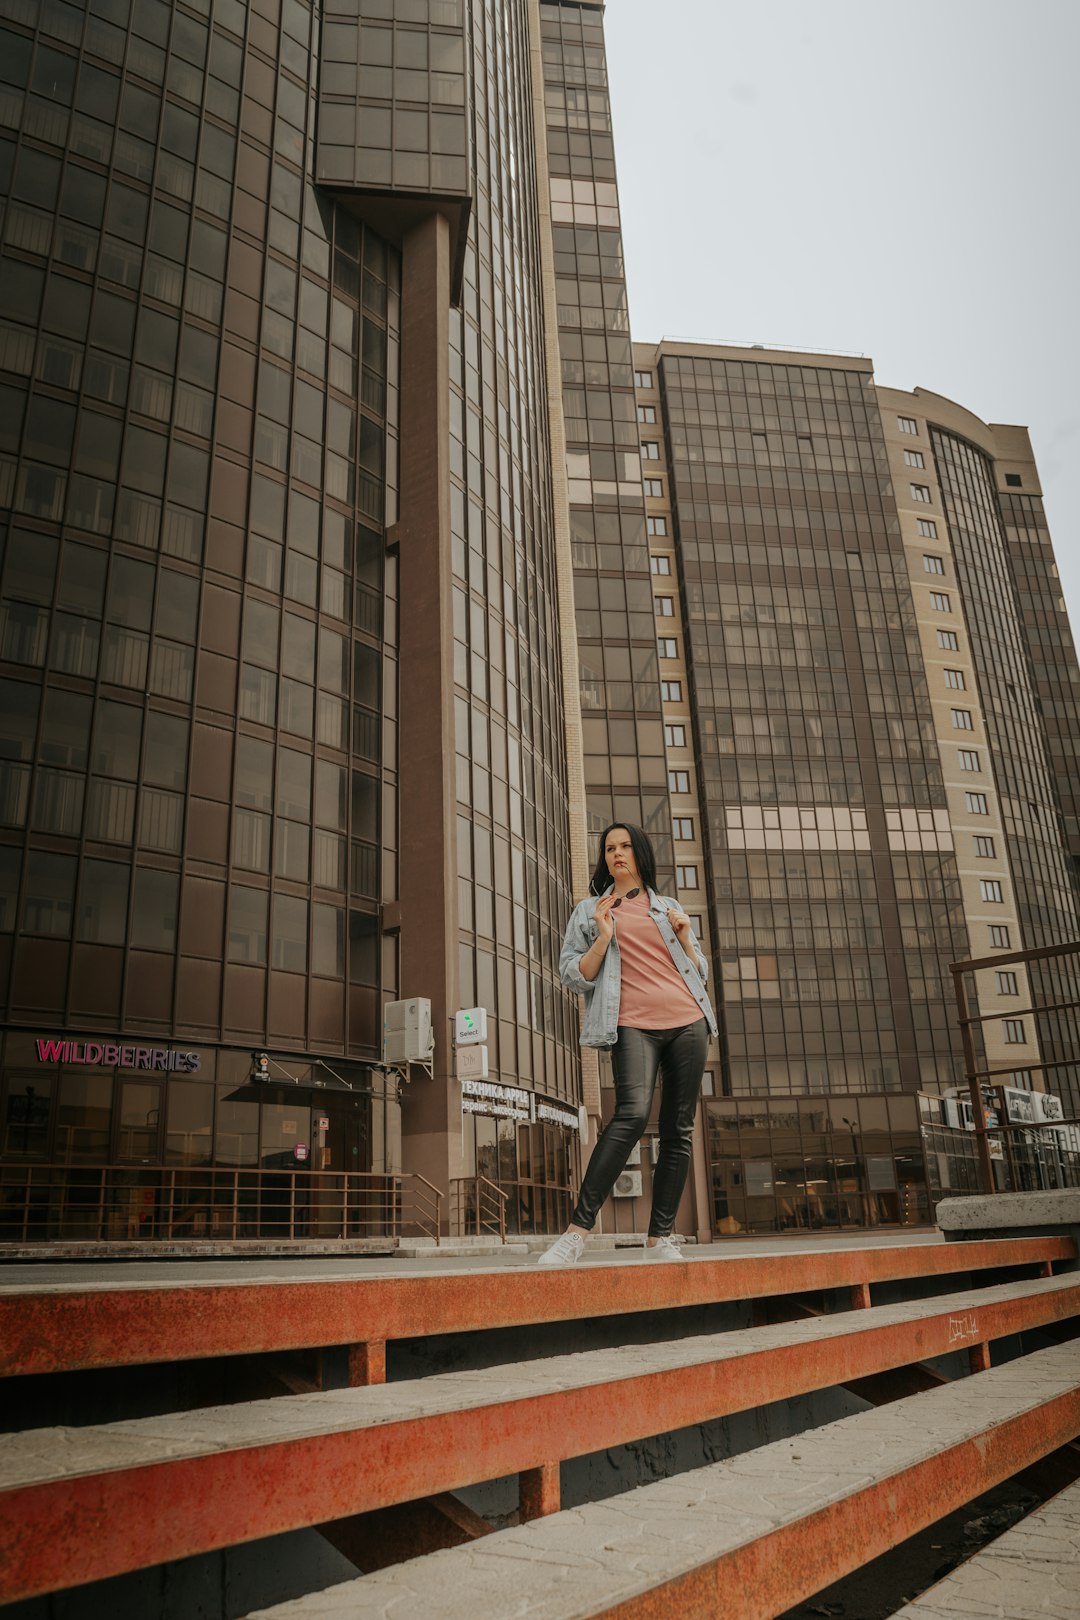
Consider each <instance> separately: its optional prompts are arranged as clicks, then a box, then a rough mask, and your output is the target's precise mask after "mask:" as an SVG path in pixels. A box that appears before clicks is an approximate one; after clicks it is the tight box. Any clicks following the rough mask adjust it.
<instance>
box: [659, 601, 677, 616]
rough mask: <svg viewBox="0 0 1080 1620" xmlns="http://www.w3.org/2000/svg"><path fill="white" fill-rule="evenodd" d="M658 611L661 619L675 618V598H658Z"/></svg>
mask: <svg viewBox="0 0 1080 1620" xmlns="http://www.w3.org/2000/svg"><path fill="white" fill-rule="evenodd" d="M656 611H657V614H658V616H659V617H660V618H661V619H673V618H674V617H675V598H674V597H673V596H658V597H657V598H656Z"/></svg>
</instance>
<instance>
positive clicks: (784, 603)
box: [0, 0, 1080, 1241]
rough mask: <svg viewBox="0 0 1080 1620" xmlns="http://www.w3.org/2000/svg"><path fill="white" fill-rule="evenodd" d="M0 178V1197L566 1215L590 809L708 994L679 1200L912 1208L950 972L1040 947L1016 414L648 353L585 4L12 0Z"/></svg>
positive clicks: (581, 1090) (621, 1224) (244, 1221)
mask: <svg viewBox="0 0 1080 1620" xmlns="http://www.w3.org/2000/svg"><path fill="white" fill-rule="evenodd" d="M0 191H2V193H3V196H4V199H5V201H4V212H3V220H2V230H3V234H2V240H0V368H2V373H3V375H2V377H0V524H2V525H3V553H2V574H0V596H2V605H0V1026H2V1027H0V1040H2V1048H0V1056H2V1080H0V1123H2V1135H0V1195H2V1205H0V1218H2V1219H3V1222H4V1229H3V1232H2V1233H0V1237H7V1238H11V1237H17V1238H20V1239H23V1238H25V1239H30V1240H34V1239H38V1238H42V1239H49V1238H56V1237H65V1238H73V1239H78V1238H80V1237H86V1238H95V1239H96V1238H100V1237H105V1238H116V1239H129V1238H153V1239H155V1240H157V1239H162V1238H175V1239H178V1240H184V1241H190V1240H191V1239H192V1238H196V1239H201V1238H206V1239H214V1240H217V1241H228V1240H232V1239H244V1240H247V1239H266V1238H271V1239H278V1238H281V1237H282V1236H289V1237H299V1238H302V1239H303V1240H306V1241H323V1240H326V1241H329V1240H331V1239H336V1238H337V1237H339V1236H345V1237H356V1236H371V1237H385V1236H386V1234H387V1233H388V1232H389V1233H390V1234H392V1233H393V1232H394V1231H395V1230H398V1229H400V1227H401V1224H402V1222H405V1223H408V1222H409V1221H410V1220H411V1219H415V1218H417V1216H418V1212H419V1214H420V1216H421V1217H422V1219H424V1220H425V1221H426V1222H427V1223H428V1224H429V1225H431V1224H433V1223H434V1221H435V1220H436V1219H438V1221H439V1222H440V1223H441V1225H442V1226H443V1228H444V1229H461V1228H463V1227H464V1226H465V1225H467V1224H470V1223H471V1224H472V1225H473V1227H474V1228H475V1223H476V1221H477V1220H481V1222H483V1221H489V1222H493V1221H496V1220H498V1219H499V1218H500V1206H501V1207H502V1211H503V1213H504V1215H505V1219H506V1220H508V1221H509V1224H510V1225H511V1227H519V1228H522V1229H525V1230H535V1231H546V1230H551V1229H554V1228H557V1227H558V1226H560V1225H561V1224H562V1223H563V1222H564V1221H565V1219H566V1217H567V1214H568V1212H569V1207H570V1199H571V1196H572V1192H573V1188H574V1186H575V1183H576V1177H577V1174H578V1171H579V1166H580V1157H581V1154H582V1152H583V1151H587V1148H588V1146H589V1145H590V1144H591V1142H592V1140H594V1138H595V1131H596V1126H597V1122H598V1120H599V1118H600V1117H601V1115H602V1112H603V1109H604V1107H605V1106H606V1105H607V1102H608V1101H609V1086H610V1070H609V1067H608V1065H607V1062H606V1060H605V1059H604V1058H603V1056H602V1055H601V1057H600V1058H599V1059H597V1057H596V1056H595V1055H594V1054H591V1053H587V1052H586V1053H584V1054H582V1053H580V1051H579V1049H578V1045H577V1033H578V1025H577V1010H576V1006H575V1003H574V1000H573V998H571V997H569V996H568V995H567V994H566V993H565V992H563V991H562V989H561V988H560V986H559V983H558V974H557V956H558V945H559V941H560V937H561V932H562V928H563V924H564V920H565V918H566V916H567V914H568V911H569V909H570V906H571V903H572V901H573V899H575V898H577V897H579V896H580V895H581V894H583V893H584V891H585V887H586V884H587V881H588V876H589V871H590V869H591V864H592V860H593V858H594V849H593V845H594V843H595V835H596V833H597V832H598V831H599V830H600V829H601V828H602V827H603V826H604V825H605V824H606V823H607V822H609V821H611V820H613V819H616V818H619V817H625V818H626V819H627V820H631V821H635V822H638V823H640V824H641V825H642V826H644V827H645V828H646V829H647V830H648V831H649V832H650V834H651V835H652V837H653V839H654V841H655V844H656V847H657V852H658V857H659V865H660V873H661V882H662V884H663V885H664V886H665V887H667V888H669V889H671V890H672V891H674V892H677V893H678V895H679V897H680V898H681V900H682V901H683V903H684V904H685V905H686V907H687V909H688V910H689V912H690V913H691V915H692V917H693V919H694V923H695V927H697V929H698V931H699V933H700V936H701V939H702V942H703V945H704V947H705V950H706V953H707V955H709V957H710V959H711V960H712V962H713V963H714V965H715V972H716V978H717V988H718V993H721V994H722V997H723V1003H724V1017H723V1030H722V1037H721V1040H720V1042H718V1043H717V1044H716V1045H715V1046H714V1048H713V1050H712V1051H711V1052H710V1059H709V1065H708V1072H707V1074H706V1082H705V1093H706V1100H705V1107H704V1109H703V1112H702V1118H701V1121H700V1123H699V1129H698V1136H697V1141H696V1146H695V1160H694V1171H693V1175H692V1179H691V1186H690V1188H689V1190H688V1193H687V1197H686V1200H685V1202H684V1206H683V1209H682V1211H681V1212H680V1228H681V1229H682V1230H684V1231H686V1232H687V1233H691V1234H695V1233H696V1234H697V1235H699V1236H707V1235H708V1234H709V1233H710V1232H712V1231H716V1230H719V1231H721V1232H728V1231H736V1230H742V1229H745V1228H747V1227H752V1228H757V1227H766V1228H768V1227H772V1226H781V1227H783V1226H789V1225H810V1224H840V1223H846V1222H852V1223H860V1222H863V1221H879V1220H904V1219H919V1218H923V1217H924V1216H925V1214H926V1212H927V1209H928V1187H929V1186H930V1183H928V1182H927V1179H926V1176H927V1168H926V1159H925V1155H924V1152H923V1148H922V1145H921V1142H922V1138H921V1135H920V1126H919V1113H918V1096H919V1094H920V1093H932V1094H936V1093H943V1092H945V1091H947V1090H948V1089H949V1088H950V1087H952V1086H954V1085H955V1084H956V1083H957V1080H958V1079H959V1072H960V1071H959V1059H958V1051H959V1048H958V1036H957V1033H956V1026H955V1017H954V1013H953V1009H952V1006H951V1002H950V992H951V987H950V982H949V975H948V972H947V965H948V963H949V962H950V961H952V960H955V959H957V958H958V957H964V956H966V955H982V954H987V953H990V952H992V951H993V950H996V949H1001V950H1006V949H1008V948H1012V949H1016V948H1018V947H1025V946H1030V945H1042V944H1052V943H1056V942H1058V941H1061V940H1063V939H1075V938H1077V933H1078V919H1077V877H1076V873H1077V863H1078V861H1080V832H1078V830H1077V804H1076V758H1077V749H1078V747H1080V731H1078V726H1077V709H1076V705H1077V684H1078V680H1080V677H1078V675H1077V666H1076V658H1075V652H1074V650H1073V647H1072V642H1071V639H1070V636H1069V629H1068V622H1067V619H1066V617H1065V614H1064V608H1063V605H1062V604H1061V603H1060V598H1059V596H1058V594H1057V591H1056V586H1055V580H1054V565H1053V554H1052V551H1051V549H1050V544H1049V539H1048V536H1047V533H1046V528H1045V521H1044V518H1043V515H1042V510H1041V504H1040V500H1039V489H1038V481H1037V474H1036V472H1035V468H1034V463H1033V461H1032V459H1031V450H1030V445H1029V444H1028V442H1027V439H1026V435H1024V433H1023V431H1022V430H1020V429H1008V428H988V427H987V426H986V425H985V424H983V423H981V422H978V421H977V419H975V418H973V417H971V416H970V415H969V413H968V412H966V411H964V410H963V409H961V408H960V407H958V406H955V405H952V404H951V403H950V402H948V401H945V400H941V399H939V398H938V397H937V396H934V395H928V394H924V393H922V392H918V393H916V394H915V395H906V394H905V395H899V394H894V393H892V392H891V391H888V390H884V389H879V388H877V387H876V385H875V383H874V379H873V375H872V369H871V366H870V364H869V362H866V361H860V360H852V359H849V358H845V357H838V356H821V355H818V356H811V355H797V354H780V353H777V352H772V351H762V350H739V349H718V348H716V349H714V348H711V347H706V346H686V345H669V344H662V345H660V346H659V348H656V347H655V346H647V345H634V344H632V341H631V333H630V315H629V311H628V304H627V289H626V278H625V269H624V262H623V248H622V235H621V229H620V219H619V200H618V190H617V182H616V173H615V148H614V139H613V133H612V127H611V108H610V101H609V97H608V90H607V69H606V59H605V52H604V41H603V7H602V5H601V4H599V3H598V0H582V3H571V0H565V3H564V0H558V3H544V4H540V3H538V0H471V3H466V0H327V3H326V4H325V5H324V6H322V7H321V8H319V7H315V6H313V5H311V4H309V3H308V0H251V3H250V4H242V3H240V0H212V3H211V0H190V3H189V0H176V3H175V4H166V3H165V0H113V3H111V4H110V5H109V6H107V7H102V6H98V5H97V4H95V3H92V0H85V3H78V0H38V3H34V4H29V3H28V0H0ZM1031 971H1032V973H1033V975H1034V974H1035V973H1036V972H1038V973H1041V975H1042V977H1041V978H1040V979H1039V980H1038V983H1037V984H1036V983H1035V981H1034V979H1033V981H1032V985H1031V987H1032V988H1035V989H1039V990H1041V991H1042V992H1044V993H1045V992H1046V990H1047V989H1048V988H1052V985H1050V983H1049V970H1047V969H1040V970H1035V969H1033V970H1031ZM978 988H979V997H980V1005H984V1006H988V1005H991V1004H993V1006H994V1007H995V1009H996V1006H997V1004H998V1002H997V1000H995V999H994V998H998V999H999V1000H1000V1004H1001V1006H1002V1007H1003V1008H1006V1007H1007V1005H1008V1003H1009V1001H1010V998H1013V997H1015V996H1020V998H1021V1001H1020V1002H1014V1003H1013V1004H1014V1005H1016V1006H1018V1007H1019V1006H1020V1005H1021V1004H1023V1005H1027V1004H1028V997H1027V990H1028V988H1029V986H1028V984H1027V983H1026V982H1025V980H1024V975H1023V973H1022V972H1016V973H1014V972H1013V971H1012V970H1011V969H1010V970H1008V971H1006V972H1004V973H995V972H994V971H993V970H990V969H988V970H987V971H986V972H985V973H982V974H981V975H980V977H979V986H978ZM1066 988H1068V986H1066ZM1044 998H1045V999H1054V998H1053V997H1050V996H1045V997H1044ZM1057 999H1060V997H1058V998H1057ZM417 1001H422V1002H424V1003H430V1010H431V1019H432V1030H433V1035H434V1050H433V1055H432V1057H431V1059H430V1060H429V1061H428V1062H427V1063H426V1064H425V1065H421V1064H414V1065H411V1066H410V1067H409V1068H408V1069H406V1070H400V1069H395V1068H394V1067H392V1066H391V1067H390V1068H387V1067H384V1066H383V1065H382V1057H383V1022H384V1010H385V1008H386V1007H387V1006H388V1005H389V1004H398V1003H414V1004H415V1003H416V1002H417ZM474 1007H480V1008H483V1009H484V1011H485V1013H486V1019H487V1040H486V1043H485V1045H486V1052H487V1071H486V1074H485V1071H484V1066H483V1061H482V1059H481V1058H480V1057H479V1056H478V1055H475V1054H472V1055H470V1054H465V1053H463V1054H461V1055H459V1056H458V1057H455V1053H454V1050H453V1041H452V1033H453V1030H452V1020H453V1015H454V1013H455V1011H456V1010H457V1009H459V1008H474ZM414 1011H415V1007H414ZM1010 1024H1011V1025H1012V1026H1013V1027H1012V1029H1011V1032H1010ZM987 1028H988V1034H987V1043H988V1044H987V1057H988V1061H989V1062H991V1063H992V1064H993V1065H994V1066H995V1067H1000V1068H1002V1069H1006V1068H1007V1069H1008V1070H1009V1072H1016V1073H1018V1074H1020V1075H1023V1074H1024V1073H1025V1072H1027V1071H1028V1070H1030V1072H1031V1074H1032V1075H1033V1077H1034V1084H1036V1085H1038V1084H1040V1083H1041V1081H1040V1075H1041V1073H1042V1072H1043V1071H1041V1070H1040V1069H1039V1068H1038V1065H1039V1063H1040V1062H1043V1063H1045V1062H1047V1061H1050V1058H1049V1056H1048V1054H1050V1053H1051V1052H1053V1053H1054V1054H1058V1055H1068V1056H1070V1057H1075V1056H1076V1055H1077V1054H1075V1053H1073V1052H1071V1051H1070V1052H1068V1053H1067V1054H1066V1052H1065V1047H1066V1045H1067V1041H1066V1038H1065V1037H1064V1036H1063V1035H1062V1032H1061V1030H1060V1029H1059V1028H1057V1027H1056V1026H1055V1025H1054V1024H1053V1022H1052V1021H1051V1020H1048V1019H1046V1018H1042V1019H1038V1018H1032V1017H1028V1018H1026V1019H1025V1018H1016V1019H1012V1020H1009V1021H1006V1019H1005V1016H1004V1014H1003V1017H1002V1020H1001V1021H1000V1024H999V1023H998V1022H996V1021H995V1022H994V1023H993V1024H990V1025H988V1026H987ZM1018 1030H1019V1034H1018V1033H1017V1031H1018ZM1062 1077H1063V1080H1065V1081H1067V1079H1068V1071H1065V1070H1063V1071H1062ZM1052 1089H1055V1088H1053V1087H1052ZM1056 1089H1061V1090H1063V1091H1064V1089H1065V1088H1064V1086H1063V1085H1062V1086H1058V1087H1057V1088H1056ZM1071 1100H1072V1103H1073V1104H1074V1105H1075V1102H1076V1099H1075V1098H1073V1099H1071ZM640 1159H641V1162H640V1163H639V1164H638V1165H636V1166H634V1167H632V1168H631V1172H630V1175H629V1178H628V1181H627V1184H626V1185H625V1186H624V1188H622V1189H621V1191H622V1193H623V1194H624V1196H622V1197H621V1198H620V1199H616V1200H614V1201H613V1205H612V1208H611V1209H610V1210H609V1211H608V1212H607V1213H606V1215H605V1221H606V1223H607V1225H608V1227H609V1229H610V1227H611V1226H614V1227H615V1228H616V1229H622V1230H629V1229H633V1228H634V1227H635V1226H636V1227H640V1225H641V1216H642V1210H643V1204H642V1199H647V1197H648V1192H649V1177H650V1155H649V1153H648V1151H647V1150H646V1151H645V1152H643V1153H642V1154H641V1156H640ZM436 1206H438V1213H437V1215H436V1213H435V1212H436Z"/></svg>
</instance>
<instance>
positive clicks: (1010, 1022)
mask: <svg viewBox="0 0 1080 1620" xmlns="http://www.w3.org/2000/svg"><path fill="white" fill-rule="evenodd" d="M1001 1022H1002V1025H1003V1026H1004V1029H1005V1044H1006V1046H1023V1045H1024V1043H1025V1041H1026V1040H1027V1036H1026V1035H1025V1034H1024V1020H1023V1019H1022V1018H1003V1019H1002V1020H1001Z"/></svg>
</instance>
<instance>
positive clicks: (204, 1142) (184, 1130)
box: [165, 1080, 214, 1164]
mask: <svg viewBox="0 0 1080 1620" xmlns="http://www.w3.org/2000/svg"><path fill="white" fill-rule="evenodd" d="M213 1124H214V1088H213V1086H208V1085H206V1084H205V1083H200V1082H199V1081H193V1080H173V1081H171V1082H170V1085H169V1100H168V1113H167V1119H166V1125H165V1162H166V1164H209V1163H210V1149H211V1145H212V1142H213Z"/></svg>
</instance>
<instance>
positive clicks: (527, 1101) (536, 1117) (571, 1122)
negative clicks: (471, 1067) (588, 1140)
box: [461, 1080, 578, 1131]
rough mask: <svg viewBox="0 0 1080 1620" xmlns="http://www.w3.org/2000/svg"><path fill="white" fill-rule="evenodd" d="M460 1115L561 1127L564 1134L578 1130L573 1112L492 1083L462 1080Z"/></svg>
mask: <svg viewBox="0 0 1080 1620" xmlns="http://www.w3.org/2000/svg"><path fill="white" fill-rule="evenodd" d="M461 1112H462V1113H463V1114H482V1115H484V1116H485V1117H486V1118H488V1119H519V1120H522V1121H523V1122H524V1123H525V1124H528V1125H532V1124H547V1125H561V1126H563V1128H564V1129H565V1130H568V1131H576V1130H577V1128H578V1113H577V1109H576V1108H570V1107H569V1106H568V1105H566V1104H560V1103H554V1102H547V1101H546V1100H545V1099H543V1098H541V1097H534V1096H533V1094H532V1092H531V1091H524V1090H522V1089H521V1088H520V1087H519V1086H501V1085H498V1084H497V1083H496V1082H495V1081H494V1080H462V1082H461Z"/></svg>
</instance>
